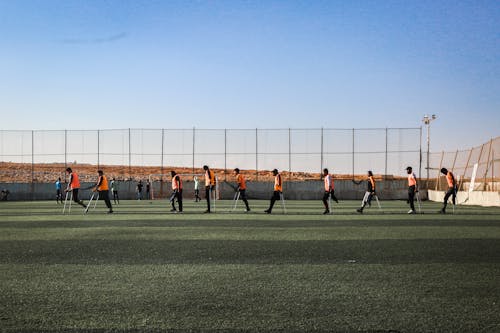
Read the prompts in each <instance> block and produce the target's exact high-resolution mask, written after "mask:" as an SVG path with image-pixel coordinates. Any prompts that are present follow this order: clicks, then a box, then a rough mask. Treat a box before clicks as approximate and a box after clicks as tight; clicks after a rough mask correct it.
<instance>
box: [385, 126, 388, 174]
mask: <svg viewBox="0 0 500 333" xmlns="http://www.w3.org/2000/svg"><path fill="white" fill-rule="evenodd" d="M387 132H388V129H387V127H386V128H385V169H384V178H386V177H387V147H388V143H387V134H388V133H387Z"/></svg>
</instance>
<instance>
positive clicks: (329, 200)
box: [328, 192, 333, 214]
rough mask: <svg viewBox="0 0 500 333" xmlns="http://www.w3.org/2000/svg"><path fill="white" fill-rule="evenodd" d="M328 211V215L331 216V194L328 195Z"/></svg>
mask: <svg viewBox="0 0 500 333" xmlns="http://www.w3.org/2000/svg"><path fill="white" fill-rule="evenodd" d="M328 211H329V213H330V214H333V210H332V192H330V193H328Z"/></svg>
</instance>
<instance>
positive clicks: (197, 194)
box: [193, 176, 201, 202]
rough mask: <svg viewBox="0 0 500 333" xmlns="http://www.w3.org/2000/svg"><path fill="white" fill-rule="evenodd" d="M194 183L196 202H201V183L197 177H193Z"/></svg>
mask: <svg viewBox="0 0 500 333" xmlns="http://www.w3.org/2000/svg"><path fill="white" fill-rule="evenodd" d="M193 181H194V202H198V201H201V198H200V181H199V180H198V177H197V176H194V177H193Z"/></svg>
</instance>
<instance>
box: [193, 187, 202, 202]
mask: <svg viewBox="0 0 500 333" xmlns="http://www.w3.org/2000/svg"><path fill="white" fill-rule="evenodd" d="M194 199H195V201H196V202H198V201H201V198H200V190H198V189H196V190H194Z"/></svg>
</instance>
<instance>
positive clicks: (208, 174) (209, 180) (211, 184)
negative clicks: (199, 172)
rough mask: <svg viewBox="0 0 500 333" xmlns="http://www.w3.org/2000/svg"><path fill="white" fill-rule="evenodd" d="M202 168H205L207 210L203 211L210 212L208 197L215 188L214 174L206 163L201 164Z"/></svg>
mask: <svg viewBox="0 0 500 333" xmlns="http://www.w3.org/2000/svg"><path fill="white" fill-rule="evenodd" d="M203 170H205V198H206V199H207V210H206V211H205V213H210V212H211V210H210V197H211V196H212V193H213V191H214V188H215V174H214V172H213V171H212V170H210V168H209V167H208V165H204V166H203Z"/></svg>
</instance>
